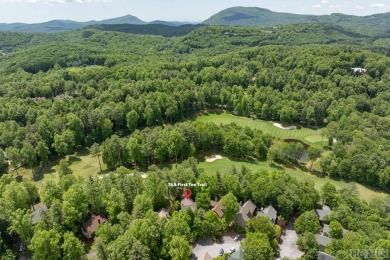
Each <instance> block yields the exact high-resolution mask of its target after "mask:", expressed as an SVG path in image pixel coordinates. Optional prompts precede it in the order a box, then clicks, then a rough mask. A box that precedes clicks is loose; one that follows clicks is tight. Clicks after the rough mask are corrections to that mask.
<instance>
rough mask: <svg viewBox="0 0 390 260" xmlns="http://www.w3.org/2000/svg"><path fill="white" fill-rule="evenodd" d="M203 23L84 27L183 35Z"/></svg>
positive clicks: (137, 32) (172, 35)
mask: <svg viewBox="0 0 390 260" xmlns="http://www.w3.org/2000/svg"><path fill="white" fill-rule="evenodd" d="M202 26H205V25H201V24H196V25H193V24H184V25H178V26H171V25H165V24H142V25H137V24H99V25H92V26H89V27H87V28H86V29H95V30H101V31H114V32H124V33H134V34H143V35H161V36H164V37H174V36H183V35H186V34H188V33H190V32H192V31H193V30H196V29H198V28H199V27H202Z"/></svg>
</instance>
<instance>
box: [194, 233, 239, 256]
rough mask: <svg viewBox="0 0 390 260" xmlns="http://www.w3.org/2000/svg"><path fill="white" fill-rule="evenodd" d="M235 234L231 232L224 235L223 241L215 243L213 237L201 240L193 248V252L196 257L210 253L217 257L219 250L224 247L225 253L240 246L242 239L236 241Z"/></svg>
mask: <svg viewBox="0 0 390 260" xmlns="http://www.w3.org/2000/svg"><path fill="white" fill-rule="evenodd" d="M234 236H235V234H231V235H230V234H229V235H224V236H222V243H220V244H218V243H215V242H214V241H213V240H212V239H211V238H207V239H202V240H199V241H198V242H197V243H196V244H195V247H194V249H193V253H194V255H195V256H196V257H199V256H200V255H203V254H205V253H206V252H208V253H209V255H210V256H211V257H213V258H214V257H217V256H218V254H219V250H220V249H221V248H223V250H225V253H227V252H229V249H230V248H232V247H234V248H235V249H236V250H238V248H239V247H240V244H241V241H237V242H236V241H234V239H233V238H234Z"/></svg>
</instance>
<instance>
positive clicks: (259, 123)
mask: <svg viewBox="0 0 390 260" xmlns="http://www.w3.org/2000/svg"><path fill="white" fill-rule="evenodd" d="M196 121H199V122H204V123H206V122H213V123H214V124H217V125H220V124H230V123H236V124H237V125H239V126H243V127H245V126H248V127H250V128H254V129H259V130H261V131H263V133H267V134H270V135H272V136H275V137H278V138H281V139H298V140H301V141H303V142H305V143H307V144H309V145H314V146H318V147H322V146H324V145H327V143H328V139H327V138H326V137H324V138H322V137H321V135H320V131H319V130H314V129H310V128H305V127H302V128H301V129H294V130H284V129H281V128H278V127H276V126H274V122H271V121H264V120H259V119H251V118H247V117H240V116H235V115H232V114H228V113H221V114H208V115H201V116H199V117H197V118H196Z"/></svg>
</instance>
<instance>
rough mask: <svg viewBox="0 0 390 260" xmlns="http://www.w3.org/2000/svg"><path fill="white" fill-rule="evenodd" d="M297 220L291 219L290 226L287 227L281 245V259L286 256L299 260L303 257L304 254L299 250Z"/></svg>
mask: <svg viewBox="0 0 390 260" xmlns="http://www.w3.org/2000/svg"><path fill="white" fill-rule="evenodd" d="M294 221H295V218H291V219H290V221H289V223H288V225H287V226H286V227H285V229H284V230H283V233H282V237H281V240H280V241H281V243H280V244H279V251H280V258H279V259H281V258H283V257H285V256H287V257H289V258H292V259H297V258H299V257H301V256H302V255H303V252H302V251H300V250H299V249H298V246H297V245H296V244H297V241H298V234H297V232H295V229H294V224H293V223H294Z"/></svg>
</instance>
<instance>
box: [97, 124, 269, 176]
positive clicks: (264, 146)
mask: <svg viewBox="0 0 390 260" xmlns="http://www.w3.org/2000/svg"><path fill="white" fill-rule="evenodd" d="M271 145H272V137H271V136H269V135H264V134H263V133H262V132H261V131H259V130H254V129H250V128H248V127H246V128H242V127H239V126H237V125H235V124H229V125H224V126H220V127H218V126H217V125H215V124H213V123H207V124H204V123H191V122H186V123H179V124H176V125H173V126H167V127H154V128H146V129H144V130H142V131H139V130H136V131H135V132H134V133H133V134H132V135H131V137H130V138H129V139H127V138H124V139H121V138H119V137H118V136H116V135H113V136H112V137H111V138H109V139H107V140H106V141H105V142H104V143H103V144H102V155H103V162H104V163H105V164H107V166H108V168H110V169H113V168H115V167H118V166H129V165H133V164H135V165H148V166H149V165H151V164H153V163H156V164H157V163H160V164H161V163H162V162H166V161H172V160H175V161H176V162H177V161H178V159H180V160H183V159H186V158H188V157H190V156H194V155H196V153H198V152H210V151H215V152H218V151H223V152H225V153H226V154H227V155H229V156H233V157H238V158H245V157H246V158H248V157H254V158H258V159H261V160H265V159H266V158H267V150H268V148H269V147H270V146H271Z"/></svg>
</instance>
